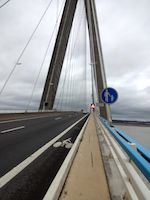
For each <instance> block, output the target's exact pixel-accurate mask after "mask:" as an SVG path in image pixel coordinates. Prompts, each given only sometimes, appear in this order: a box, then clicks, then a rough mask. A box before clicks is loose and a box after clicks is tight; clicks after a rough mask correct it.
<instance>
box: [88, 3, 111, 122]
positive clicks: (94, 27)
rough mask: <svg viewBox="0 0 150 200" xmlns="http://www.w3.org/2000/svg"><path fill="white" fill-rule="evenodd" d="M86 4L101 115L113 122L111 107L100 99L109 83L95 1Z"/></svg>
mask: <svg viewBox="0 0 150 200" xmlns="http://www.w3.org/2000/svg"><path fill="white" fill-rule="evenodd" d="M84 2H85V8H86V16H87V22H88V30H89V39H90V53H91V61H92V62H93V64H92V66H91V67H93V73H94V78H95V82H96V90H97V95H98V104H99V110H100V115H101V116H102V117H104V118H105V119H107V120H109V121H110V122H111V121H112V119H111V114H110V106H109V105H108V104H104V103H103V102H102V100H101V98H100V94H101V92H102V90H103V89H105V88H106V87H107V83H106V75H105V69H104V62H103V54H102V47H101V41H100V34H99V27H98V19H97V12H96V7H95V0H84ZM100 105H103V106H100Z"/></svg>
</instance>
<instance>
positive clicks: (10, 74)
mask: <svg viewBox="0 0 150 200" xmlns="http://www.w3.org/2000/svg"><path fill="white" fill-rule="evenodd" d="M52 1H53V0H51V1H50V2H49V4H48V6H47V7H46V9H45V11H44V13H43V14H42V16H41V18H40V19H39V22H38V24H37V25H36V27H35V28H34V30H33V32H32V34H31V35H30V37H29V40H28V41H27V43H26V45H25V47H24V48H23V50H22V51H21V53H20V55H19V57H18V58H17V61H16V63H15V65H14V66H13V68H12V70H11V71H10V73H9V75H8V77H7V79H6V81H5V82H4V84H3V86H2V88H1V90H0V95H1V94H2V93H3V91H4V89H5V87H6V85H7V83H8V81H9V79H10V78H11V76H12V74H13V72H14V70H15V69H16V67H17V65H18V63H19V61H20V59H21V58H22V56H23V54H24V52H25V50H26V49H27V47H28V45H29V43H30V42H31V40H32V38H33V36H34V34H35V33H36V31H37V29H38V27H39V25H40V24H41V22H42V20H43V18H44V16H45V14H46V13H47V11H48V9H49V8H50V5H51V3H52Z"/></svg>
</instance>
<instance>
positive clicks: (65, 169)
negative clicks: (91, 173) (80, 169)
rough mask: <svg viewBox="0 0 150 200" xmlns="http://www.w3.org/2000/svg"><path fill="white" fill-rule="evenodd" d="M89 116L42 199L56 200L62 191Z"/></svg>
mask: <svg viewBox="0 0 150 200" xmlns="http://www.w3.org/2000/svg"><path fill="white" fill-rule="evenodd" d="M89 117H90V116H88V118H87V120H86V122H85V124H84V126H83V127H82V129H81V131H80V133H79V135H78V137H77V139H76V140H75V143H74V144H73V146H72V148H71V150H70V151H69V153H68V155H67V156H66V158H65V160H64V162H63V164H62V165H61V167H60V169H59V171H58V172H57V174H56V176H55V178H54V180H53V182H52V183H51V185H50V187H49V189H48V190H47V192H46V194H45V196H44V198H43V200H57V199H58V198H59V196H60V193H61V191H62V188H63V186H64V183H65V181H66V178H67V176H68V173H69V170H70V168H71V166H72V163H73V161H74V158H75V156H76V153H77V151H78V149H79V146H80V143H81V140H82V137H83V134H84V131H85V128H86V126H87V124H88V121H89Z"/></svg>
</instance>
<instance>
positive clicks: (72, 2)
mask: <svg viewBox="0 0 150 200" xmlns="http://www.w3.org/2000/svg"><path fill="white" fill-rule="evenodd" d="M77 2H78V0H66V2H65V6H64V10H63V14H62V18H61V22H60V25H59V30H58V34H57V38H56V42H55V46H54V50H53V54H52V58H51V62H50V66H49V70H48V74H47V78H46V82H45V86H44V91H43V94H42V99H41V102H40V107H39V110H52V109H53V105H54V101H55V96H56V92H57V87H58V83H59V78H60V74H61V70H62V66H63V61H64V57H65V53H66V49H67V44H68V40H69V35H70V32H71V27H72V23H73V19H74V15H75V11H76V7H77ZM84 3H85V10H86V18H87V24H88V32H89V38H90V54H91V60H92V62H93V63H95V64H93V65H92V67H93V71H94V77H95V81H96V90H97V94H98V104H99V105H103V106H101V107H100V115H101V116H102V117H104V118H106V119H108V120H109V121H111V115H110V108H109V106H108V105H106V104H102V102H101V99H100V93H101V91H102V90H103V89H104V88H106V77H105V70H104V62H103V55H102V48H101V42H100V35H99V27H98V20H97V13H96V7H95V1H94V0H84Z"/></svg>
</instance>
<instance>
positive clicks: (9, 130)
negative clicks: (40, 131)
mask: <svg viewBox="0 0 150 200" xmlns="http://www.w3.org/2000/svg"><path fill="white" fill-rule="evenodd" d="M23 128H25V126H19V127H16V128H11V129H7V130H4V131H1V133H2V134H3V133H8V132H11V131H17V130H20V129H23Z"/></svg>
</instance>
